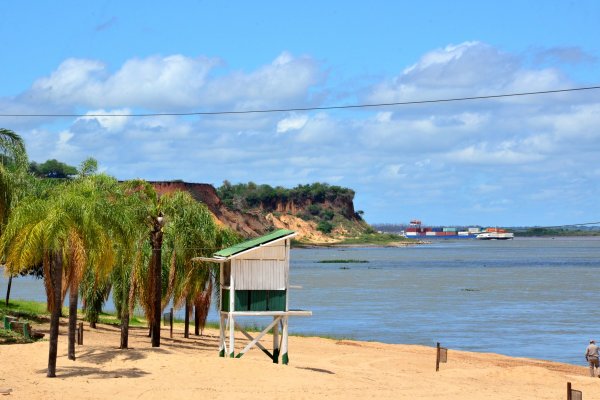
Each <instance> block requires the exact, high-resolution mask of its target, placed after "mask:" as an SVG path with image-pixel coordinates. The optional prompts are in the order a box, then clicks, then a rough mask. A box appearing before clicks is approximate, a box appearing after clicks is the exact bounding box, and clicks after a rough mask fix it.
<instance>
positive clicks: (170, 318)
mask: <svg viewBox="0 0 600 400" xmlns="http://www.w3.org/2000/svg"><path fill="white" fill-rule="evenodd" d="M169 323H170V324H171V339H173V308H171V313H170V315H169Z"/></svg>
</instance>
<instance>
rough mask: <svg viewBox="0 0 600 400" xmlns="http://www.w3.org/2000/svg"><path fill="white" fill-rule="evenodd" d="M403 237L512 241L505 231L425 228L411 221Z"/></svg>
mask: <svg viewBox="0 0 600 400" xmlns="http://www.w3.org/2000/svg"><path fill="white" fill-rule="evenodd" d="M403 235H404V236H405V237H407V238H411V239H512V237H513V234H512V233H507V232H506V231H505V230H504V229H499V228H486V229H483V228H481V227H460V228H458V227H451V226H444V227H441V226H425V225H423V224H422V223H421V221H420V220H418V219H414V220H412V221H410V225H409V226H408V227H407V228H406V229H405V230H404V232H403Z"/></svg>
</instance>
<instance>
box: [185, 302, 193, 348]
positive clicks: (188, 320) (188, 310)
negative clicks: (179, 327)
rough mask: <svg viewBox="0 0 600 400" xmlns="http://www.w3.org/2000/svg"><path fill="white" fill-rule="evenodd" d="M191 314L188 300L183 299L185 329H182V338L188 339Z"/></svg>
mask: <svg viewBox="0 0 600 400" xmlns="http://www.w3.org/2000/svg"><path fill="white" fill-rule="evenodd" d="M191 313H192V310H191V305H190V299H185V327H184V328H183V337H184V338H186V339H189V338H190V314H191Z"/></svg>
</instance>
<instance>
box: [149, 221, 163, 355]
mask: <svg viewBox="0 0 600 400" xmlns="http://www.w3.org/2000/svg"><path fill="white" fill-rule="evenodd" d="M164 224H165V221H164V217H163V215H162V212H159V213H158V216H156V217H154V218H153V221H152V231H151V232H150V243H151V244H152V265H151V272H150V273H151V283H152V284H153V285H154V287H153V289H154V290H153V293H154V299H153V301H154V322H153V324H152V347H160V312H161V306H162V279H161V275H162V262H161V258H162V241H163V231H162V227H163V226H164Z"/></svg>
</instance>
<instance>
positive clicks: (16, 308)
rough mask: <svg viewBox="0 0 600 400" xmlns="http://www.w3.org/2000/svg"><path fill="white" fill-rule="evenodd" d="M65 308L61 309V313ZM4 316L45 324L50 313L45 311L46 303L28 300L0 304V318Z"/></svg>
mask: <svg viewBox="0 0 600 400" xmlns="http://www.w3.org/2000/svg"><path fill="white" fill-rule="evenodd" d="M65 310H66V308H64V309H63V312H64V311H65ZM5 315H12V316H13V317H17V318H21V319H26V320H31V321H35V322H45V321H47V320H48V318H50V313H49V312H48V310H47V309H46V303H42V302H38V301H28V300H13V301H11V302H9V303H8V306H7V305H6V303H5V302H2V303H1V304H0V318H4V316H5Z"/></svg>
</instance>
